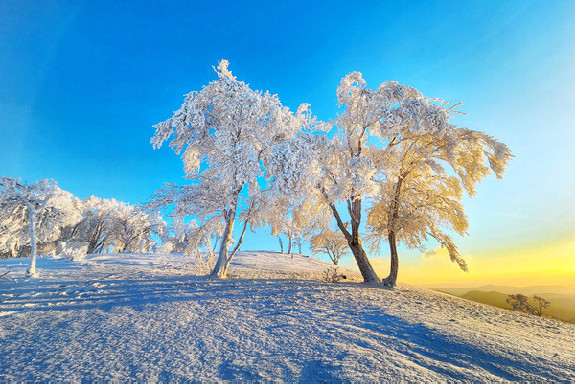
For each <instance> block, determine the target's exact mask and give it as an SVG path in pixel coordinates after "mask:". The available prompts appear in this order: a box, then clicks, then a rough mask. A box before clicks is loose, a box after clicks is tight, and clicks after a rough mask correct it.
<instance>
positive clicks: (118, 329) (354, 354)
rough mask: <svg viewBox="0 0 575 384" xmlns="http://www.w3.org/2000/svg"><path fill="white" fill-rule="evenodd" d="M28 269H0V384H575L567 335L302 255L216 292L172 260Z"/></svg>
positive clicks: (50, 262) (262, 261)
mask: <svg viewBox="0 0 575 384" xmlns="http://www.w3.org/2000/svg"><path fill="white" fill-rule="evenodd" d="M26 261H27V260H18V259H9V260H0V273H1V272H2V271H6V270H10V271H11V272H10V273H9V274H8V275H6V276H4V277H3V278H2V279H0V300H1V302H0V315H1V317H0V340H1V342H0V353H1V355H2V356H3V359H2V361H1V362H0V380H1V381H22V380H30V381H32V380H41V381H45V380H56V381H80V380H83V379H88V380H118V381H125V380H127V379H131V380H136V381H156V380H160V381H189V380H202V381H222V380H256V381H265V380H277V381H305V382H314V381H379V380H394V381H397V380H406V381H422V380H423V381H448V380H449V381H454V380H461V381H471V380H474V381H475V380H478V381H496V380H530V381H543V380H554V381H573V380H575V361H574V360H573V356H575V325H572V324H566V323H562V322H559V321H556V320H553V319H546V318H538V317H534V316H528V315H524V314H521V313H515V312H511V311H505V310H502V309H499V308H494V307H490V306H486V305H482V304H477V303H473V302H470V301H467V300H463V299H460V298H457V297H453V296H450V295H447V294H442V293H438V292H434V291H431V290H426V289H419V288H414V287H411V286H408V285H402V284H400V285H399V286H398V288H396V289H393V290H388V289H382V288H380V287H378V286H374V285H371V286H369V285H364V284H359V283H357V282H353V281H351V282H346V283H342V284H329V283H325V282H323V281H321V276H322V274H323V271H325V269H326V268H327V267H328V266H329V264H327V263H325V262H323V261H321V260H317V259H314V258H311V257H306V256H302V255H293V257H291V256H289V255H285V254H280V253H271V252H241V253H239V254H238V255H237V259H236V261H235V263H234V264H233V265H232V268H231V270H230V274H231V275H232V276H233V277H232V278H230V279H228V280H224V281H209V280H207V279H205V278H204V277H197V276H192V274H193V272H194V270H193V265H191V264H190V263H189V262H188V261H186V260H184V259H183V258H182V257H179V256H176V255H149V254H120V255H91V256H89V257H88V258H87V259H86V260H85V261H83V262H70V261H66V260H62V259H59V260H58V259H53V258H40V259H39V263H38V268H39V270H40V277H39V278H38V279H33V280H30V279H24V278H23V277H22V276H23V274H24V268H25V265H26ZM342 272H344V270H343V269H342ZM345 273H346V274H349V280H354V279H355V278H356V277H357V276H356V277H354V276H353V272H351V271H345Z"/></svg>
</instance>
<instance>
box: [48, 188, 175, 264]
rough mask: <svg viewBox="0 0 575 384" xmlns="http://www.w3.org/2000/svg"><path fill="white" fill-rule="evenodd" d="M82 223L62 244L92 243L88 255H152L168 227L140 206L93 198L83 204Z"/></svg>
mask: <svg viewBox="0 0 575 384" xmlns="http://www.w3.org/2000/svg"><path fill="white" fill-rule="evenodd" d="M79 212H80V214H81V220H80V221H79V222H77V223H75V224H74V225H70V226H68V227H66V228H64V229H63V230H62V231H61V235H60V237H59V239H58V240H59V241H65V242H68V241H75V242H86V243H88V251H87V253H101V252H103V251H105V250H111V249H113V250H115V251H116V252H148V251H149V250H150V249H151V248H152V246H153V245H154V244H155V239H160V240H163V239H165V237H166V234H167V225H166V223H165V222H164V220H163V219H162V218H161V217H159V216H158V215H155V214H153V215H150V214H148V213H147V212H145V211H144V210H143V209H142V208H140V207H139V206H137V205H130V204H127V203H124V202H121V201H117V200H116V199H101V198H99V197H96V196H90V197H88V198H87V199H85V200H83V201H81V202H80V204H79Z"/></svg>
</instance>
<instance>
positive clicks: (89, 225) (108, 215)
mask: <svg viewBox="0 0 575 384" xmlns="http://www.w3.org/2000/svg"><path fill="white" fill-rule="evenodd" d="M121 204H122V203H121V202H119V201H117V200H115V199H101V198H99V197H96V196H90V197H88V198H87V199H85V200H83V201H82V208H81V215H82V219H81V220H80V221H79V222H78V223H76V224H75V225H73V226H69V227H67V228H65V229H64V230H63V231H62V235H61V237H60V241H64V242H69V241H76V242H87V243H88V251H87V253H89V254H90V253H101V252H103V251H104V250H105V249H108V248H109V247H110V246H111V245H112V244H113V243H114V226H115V215H114V211H115V210H116V208H117V207H119V206H120V205H121Z"/></svg>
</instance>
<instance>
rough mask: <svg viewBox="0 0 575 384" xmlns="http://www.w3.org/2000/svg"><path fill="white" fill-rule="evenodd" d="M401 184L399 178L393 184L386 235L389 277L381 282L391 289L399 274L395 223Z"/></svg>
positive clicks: (401, 178)
mask: <svg viewBox="0 0 575 384" xmlns="http://www.w3.org/2000/svg"><path fill="white" fill-rule="evenodd" d="M402 183H403V177H402V176H401V177H399V179H398V180H397V183H396V184H395V193H394V199H393V201H392V202H391V212H392V213H391V220H389V224H390V225H389V228H390V230H389V233H388V235H387V240H388V241H389V252H390V259H391V262H390V267H389V276H387V277H386V278H385V279H383V280H382V281H381V282H382V283H383V285H385V286H386V287H390V288H393V287H395V284H396V283H397V273H398V272H399V257H398V255H397V240H396V238H395V230H396V229H395V223H397V219H398V218H399V197H400V196H401V184H402Z"/></svg>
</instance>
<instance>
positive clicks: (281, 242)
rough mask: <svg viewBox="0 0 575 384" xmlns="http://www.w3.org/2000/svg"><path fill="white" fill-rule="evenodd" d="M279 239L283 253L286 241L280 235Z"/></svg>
mask: <svg viewBox="0 0 575 384" xmlns="http://www.w3.org/2000/svg"><path fill="white" fill-rule="evenodd" d="M278 241H279V242H280V248H281V250H282V253H284V243H283V241H282V238H281V237H280V236H279V235H278Z"/></svg>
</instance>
